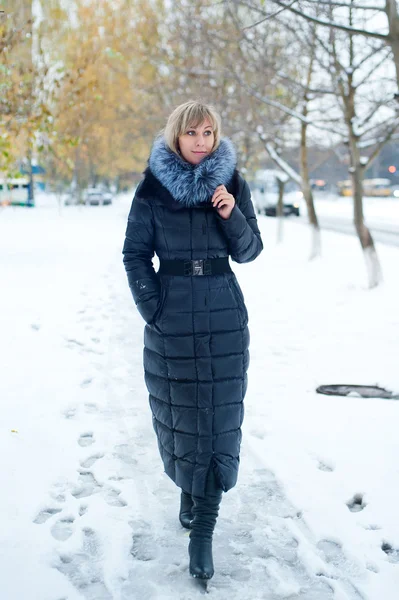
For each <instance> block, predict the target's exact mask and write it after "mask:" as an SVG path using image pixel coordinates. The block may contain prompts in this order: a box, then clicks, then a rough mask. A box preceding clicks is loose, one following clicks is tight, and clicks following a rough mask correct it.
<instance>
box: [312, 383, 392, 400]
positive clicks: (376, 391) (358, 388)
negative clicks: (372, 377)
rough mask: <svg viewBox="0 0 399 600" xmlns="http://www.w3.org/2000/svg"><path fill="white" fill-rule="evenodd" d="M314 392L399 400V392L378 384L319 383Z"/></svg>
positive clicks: (328, 394)
mask: <svg viewBox="0 0 399 600" xmlns="http://www.w3.org/2000/svg"><path fill="white" fill-rule="evenodd" d="M316 392H318V393H319V394H326V395H327V396H353V397H361V398H386V399H388V400H399V394H393V393H392V392H390V391H389V390H386V389H384V388H382V387H378V385H347V384H343V383H340V384H334V385H320V386H319V387H318V388H317V389H316Z"/></svg>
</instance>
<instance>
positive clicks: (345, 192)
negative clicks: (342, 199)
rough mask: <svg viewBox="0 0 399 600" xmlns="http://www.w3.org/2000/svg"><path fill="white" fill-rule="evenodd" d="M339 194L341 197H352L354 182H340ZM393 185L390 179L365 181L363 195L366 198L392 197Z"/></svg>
mask: <svg viewBox="0 0 399 600" xmlns="http://www.w3.org/2000/svg"><path fill="white" fill-rule="evenodd" d="M337 186H338V193H339V195H340V196H352V180H351V179H345V180H344V181H338V183H337ZM391 186H392V183H391V180H390V179H386V178H376V179H365V180H364V181H363V193H364V195H365V196H377V197H378V196H379V197H385V198H386V197H387V196H392V187H391Z"/></svg>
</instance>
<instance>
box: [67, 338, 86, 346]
mask: <svg viewBox="0 0 399 600" xmlns="http://www.w3.org/2000/svg"><path fill="white" fill-rule="evenodd" d="M65 341H66V342H67V346H68V348H73V347H75V346H79V347H80V348H84V343H83V342H79V340H75V339H74V338H66V339H65Z"/></svg>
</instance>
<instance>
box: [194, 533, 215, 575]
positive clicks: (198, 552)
mask: <svg viewBox="0 0 399 600" xmlns="http://www.w3.org/2000/svg"><path fill="white" fill-rule="evenodd" d="M188 554H189V557H190V566H189V571H190V575H191V576H192V577H196V578H197V579H212V577H213V575H214V572H215V571H214V568H213V556H212V540H190V543H189V545H188Z"/></svg>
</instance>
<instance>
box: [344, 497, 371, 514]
mask: <svg viewBox="0 0 399 600" xmlns="http://www.w3.org/2000/svg"><path fill="white" fill-rule="evenodd" d="M346 506H347V507H348V508H349V510H350V511H351V512H360V511H361V510H363V509H365V508H366V506H367V502H365V500H364V494H355V495H354V496H353V498H351V499H350V500H348V502H347V503H346Z"/></svg>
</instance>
